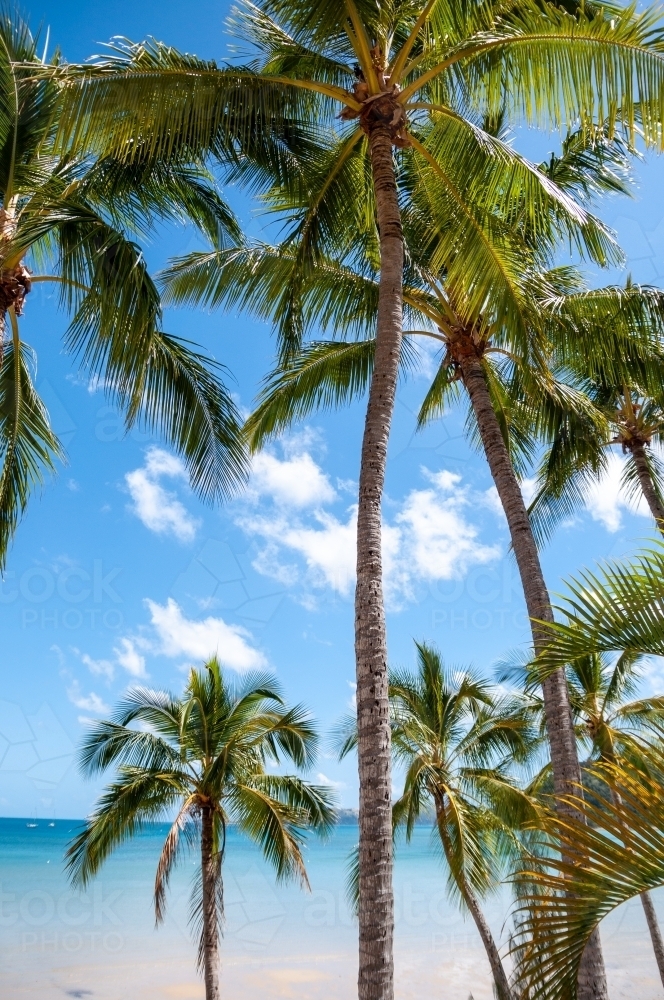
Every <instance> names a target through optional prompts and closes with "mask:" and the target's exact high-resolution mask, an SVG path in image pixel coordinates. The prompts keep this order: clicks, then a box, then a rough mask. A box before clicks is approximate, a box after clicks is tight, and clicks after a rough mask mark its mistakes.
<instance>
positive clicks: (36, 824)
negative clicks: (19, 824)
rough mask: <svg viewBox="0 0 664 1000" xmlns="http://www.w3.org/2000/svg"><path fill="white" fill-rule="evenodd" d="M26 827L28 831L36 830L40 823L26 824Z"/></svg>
mask: <svg viewBox="0 0 664 1000" xmlns="http://www.w3.org/2000/svg"><path fill="white" fill-rule="evenodd" d="M25 825H26V826H27V828H28V830H34V828H35V827H36V826H39V823H26V824H25Z"/></svg>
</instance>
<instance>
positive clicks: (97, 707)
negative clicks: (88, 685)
mask: <svg viewBox="0 0 664 1000" xmlns="http://www.w3.org/2000/svg"><path fill="white" fill-rule="evenodd" d="M67 697H68V698H69V700H70V702H71V703H72V705H76V708H82V709H83V710H84V711H86V712H94V713H95V714H97V715H104V714H107V713H108V712H110V708H109V707H108V705H107V704H106V703H105V702H104V701H103V700H102V698H100V697H99V695H98V694H95V693H94V691H91V692H90V694H87V695H84V694H82V692H81V689H80V686H79V683H78V681H73V682H72V683H71V684H70V686H69V687H68V688H67Z"/></svg>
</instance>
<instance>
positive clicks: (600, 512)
mask: <svg viewBox="0 0 664 1000" xmlns="http://www.w3.org/2000/svg"><path fill="white" fill-rule="evenodd" d="M625 461H626V460H625V459H624V458H623V457H622V456H621V455H618V454H617V453H616V452H611V454H610V455H609V457H608V464H607V470H606V473H605V474H604V476H603V477H602V479H601V480H599V481H596V482H593V483H592V485H591V487H590V489H589V491H588V495H587V497H586V510H587V511H588V512H589V514H590V516H591V517H592V519H593V520H594V521H599V522H600V524H603V525H604V527H605V528H606V530H607V531H610V532H611V533H612V534H614V533H615V532H616V531H618V530H619V529H620V527H621V526H622V515H623V512H624V511H629V512H630V513H631V514H639V515H641V517H650V516H651V515H650V511H649V509H648V505H647V503H646V501H645V500H644V498H643V496H641V495H639V499H638V502H636V503H635V502H628V500H627V499H626V497H625V493H624V491H623V490H622V489H621V485H620V481H621V478H622V474H623V469H624V467H625Z"/></svg>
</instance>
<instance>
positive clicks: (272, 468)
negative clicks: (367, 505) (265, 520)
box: [249, 452, 336, 507]
mask: <svg viewBox="0 0 664 1000" xmlns="http://www.w3.org/2000/svg"><path fill="white" fill-rule="evenodd" d="M249 487H250V489H251V490H252V491H254V492H255V493H257V494H258V495H259V496H266V497H270V498H271V499H273V500H274V501H275V503H277V504H283V505H285V506H289V507H314V506H318V505H320V504H325V503H330V502H331V501H332V500H334V499H335V498H336V494H335V492H334V489H333V488H332V486H331V485H330V481H329V479H328V477H327V476H326V475H325V473H324V472H323V471H322V470H321V469H320V467H319V466H318V465H317V464H316V462H314V460H313V458H312V457H311V455H310V454H309V453H308V452H302V453H300V454H295V455H293V456H292V457H290V458H286V459H284V460H281V459H279V458H277V457H276V456H275V455H271V454H269V452H260V453H259V454H258V455H256V456H255V458H254V460H253V463H252V472H251V480H250V484H249Z"/></svg>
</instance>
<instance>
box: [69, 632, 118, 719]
mask: <svg viewBox="0 0 664 1000" xmlns="http://www.w3.org/2000/svg"><path fill="white" fill-rule="evenodd" d="M72 650H73V652H74V653H76V655H77V656H78V658H79V659H80V661H81V663H84V664H85V666H86V667H87V668H88V670H89V671H90V673H91V674H95V675H96V676H98V677H107V678H108V679H109V681H112V680H113V677H114V675H115V670H114V669H113V664H112V663H111V662H110V660H94V659H93V658H92V657H91V656H88V654H87V653H81V651H80V650H79V649H76V647H75V646H73V647H72ZM79 707H80V706H79Z"/></svg>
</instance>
